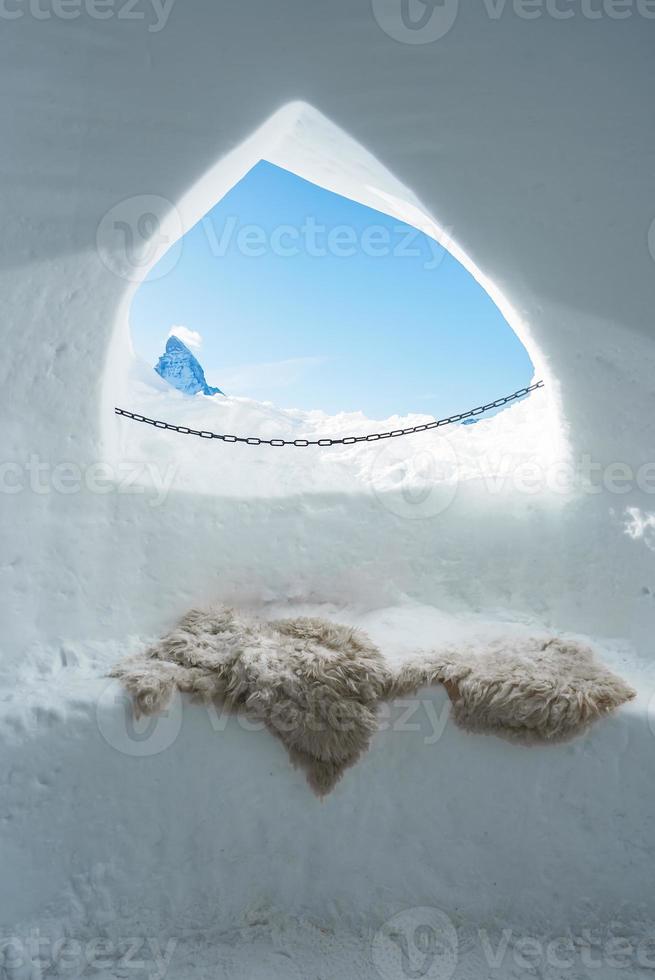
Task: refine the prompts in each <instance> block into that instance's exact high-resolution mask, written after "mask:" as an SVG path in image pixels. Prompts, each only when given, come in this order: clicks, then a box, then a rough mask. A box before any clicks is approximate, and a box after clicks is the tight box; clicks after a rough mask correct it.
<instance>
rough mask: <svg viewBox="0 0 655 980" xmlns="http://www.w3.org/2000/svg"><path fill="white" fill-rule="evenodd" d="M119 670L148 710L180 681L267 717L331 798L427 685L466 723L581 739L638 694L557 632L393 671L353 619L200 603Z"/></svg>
mask: <svg viewBox="0 0 655 980" xmlns="http://www.w3.org/2000/svg"><path fill="white" fill-rule="evenodd" d="M111 676H113V677H117V678H119V679H120V680H121V681H122V682H123V684H124V685H125V687H126V688H127V690H128V691H129V692H130V694H131V695H132V698H133V702H134V710H135V714H136V716H137V717H139V716H140V715H142V714H147V715H150V714H155V713H157V712H159V711H162V710H163V709H164V708H165V707H166V706H167V705H168V703H169V702H170V700H171V697H172V696H173V693H174V691H175V689H178V690H180V691H182V692H184V693H187V694H190V695H191V696H192V697H193V698H194V699H197V700H204V701H209V702H213V703H219V704H221V705H225V706H226V707H227V708H228V709H231V710H233V711H235V712H240V711H241V712H245V713H246V714H247V715H248V716H249V717H250V718H252V719H256V720H259V721H262V722H263V723H264V724H265V725H266V727H267V728H268V729H269V730H270V731H271V732H272V733H273V734H274V735H275V736H276V737H277V738H279V739H280V740H281V741H282V742H283V743H284V745H285V746H286V748H287V751H288V753H289V756H290V759H291V761H292V762H293V763H294V765H297V766H299V767H301V768H302V769H303V770H304V772H305V774H306V777H307V780H308V782H309V784H310V785H311V787H312V789H313V790H314V791H315V792H316V793H317V794H318V795H319V796H322V795H324V794H326V793H328V792H329V791H330V790H331V789H332V788H333V787H334V785H335V784H336V783H337V781H338V780H339V779H340V778H341V776H342V774H343V772H344V771H345V769H346V768H347V767H348V766H351V765H353V763H355V762H356V761H357V759H358V758H359V756H360V755H361V754H362V753H363V752H364V751H366V749H367V748H368V745H369V742H370V739H371V736H372V735H373V733H374V732H375V731H376V728H377V719H376V712H377V708H378V705H379V704H380V703H381V702H382V701H385V700H389V699H390V698H393V697H396V696H403V695H408V694H414V693H416V691H417V690H418V689H419V688H421V687H424V686H425V685H429V684H435V683H442V684H444V685H445V686H446V689H447V691H448V694H449V696H450V698H451V700H452V701H453V705H454V712H453V714H454V719H455V721H456V722H457V723H458V724H459V725H461V726H462V727H464V728H466V729H468V730H471V731H476V732H492V733H495V734H497V735H503V736H506V737H513V738H517V737H518V738H522V739H523V740H527V741H552V740H562V739H566V738H570V737H572V736H573V735H575V734H577V733H578V732H580V731H582V730H583V729H584V728H585V727H586V726H587V725H588V724H590V723H591V722H592V721H593V720H594V719H596V718H598V717H599V716H600V715H602V714H604V713H605V712H607V711H610V710H612V709H613V708H616V707H617V706H618V705H620V704H622V703H623V702H625V701H627V700H629V699H630V698H632V697H634V691H633V690H632V689H631V688H630V687H628V685H627V684H625V683H624V682H623V681H622V680H621V679H620V678H619V677H617V676H615V675H614V674H612V673H610V671H608V670H607V669H606V668H605V667H603V666H602V664H600V663H599V662H598V661H597V660H596V658H595V656H594V654H593V652H592V651H591V650H590V649H589V648H588V647H585V646H582V645H581V644H579V643H577V642H573V641H566V640H564V639H561V638H557V637H552V636H550V637H537V636H530V637H527V638H525V639H523V640H521V641H517V640H516V639H513V640H509V641H505V642H503V643H501V642H500V641H497V642H495V643H493V644H490V645H488V646H487V647H485V649H482V650H481V649H480V648H479V646H477V647H469V648H463V649H458V650H456V651H444V652H438V651H437V652H433V653H430V654H425V655H421V656H420V657H417V658H416V659H415V660H414V661H412V662H409V663H406V664H404V665H403V666H402V667H400V668H397V669H393V668H392V667H391V666H390V665H389V664H388V663H387V661H386V660H385V658H384V657H383V655H382V653H381V652H380V650H379V649H378V648H377V647H376V646H375V645H374V644H373V643H372V642H371V640H370V639H369V638H368V637H367V636H366V634H365V633H362V632H359V631H357V630H354V629H351V628H350V627H347V626H342V625H340V624H338V623H331V622H327V621H325V620H321V619H306V618H297V619H288V620H277V621H270V622H268V621H263V620H258V619H255V618H253V617H249V616H245V615H243V614H237V613H235V612H234V611H233V610H231V609H225V608H219V609H213V610H209V611H205V610H192V611H191V612H189V613H187V615H186V616H184V617H183V618H182V619H181V620H180V622H179V623H178V624H177V626H176V627H175V628H174V629H173V630H171V632H170V633H168V634H166V635H165V636H164V637H163V638H162V639H161V640H160V641H159V642H158V643H156V644H155V645H154V646H152V647H150V648H149V649H147V650H146V651H144V652H143V653H142V654H139V655H137V656H135V657H131V658H129V659H127V660H124V661H122V662H121V663H119V664H118V665H117V666H116V667H115V668H114V669H113V671H112V674H111Z"/></svg>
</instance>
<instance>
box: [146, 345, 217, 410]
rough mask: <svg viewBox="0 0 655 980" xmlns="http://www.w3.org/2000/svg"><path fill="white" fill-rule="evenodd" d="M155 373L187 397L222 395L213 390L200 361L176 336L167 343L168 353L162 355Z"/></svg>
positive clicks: (215, 389)
mask: <svg viewBox="0 0 655 980" xmlns="http://www.w3.org/2000/svg"><path fill="white" fill-rule="evenodd" d="M155 371H156V372H157V374H159V375H160V376H161V377H162V378H163V379H164V381H168V383H169V384H170V385H172V386H173V388H177V390H178V391H181V392H183V393H184V394H185V395H197V394H198V392H202V394H203V395H222V394H223V392H222V391H221V389H220V388H212V387H211V386H210V385H208V384H207V382H206V380H205V372H204V371H203V369H202V366H201V364H200V362H199V361H198V359H197V358H196V357H195V356H194V355H193V354H192V353H191V351H190V350H189V348H188V347H187V345H186V344H185V343H183V341H181V340H180V338H179V337H176V336H175V334H171V336H170V337H169V338H168V340H167V341H166V351H165V353H163V354H162V355H161V357H160V358H159V360H158V361H157V364H156V366H155Z"/></svg>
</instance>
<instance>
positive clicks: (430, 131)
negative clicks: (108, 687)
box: [0, 2, 655, 662]
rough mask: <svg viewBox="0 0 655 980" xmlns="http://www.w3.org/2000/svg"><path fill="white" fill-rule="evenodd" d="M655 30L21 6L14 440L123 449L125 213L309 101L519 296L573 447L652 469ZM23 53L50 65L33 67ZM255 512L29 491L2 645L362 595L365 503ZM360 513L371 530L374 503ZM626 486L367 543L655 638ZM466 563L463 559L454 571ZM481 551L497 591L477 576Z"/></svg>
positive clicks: (431, 581)
mask: <svg viewBox="0 0 655 980" xmlns="http://www.w3.org/2000/svg"><path fill="white" fill-rule="evenodd" d="M646 26H649V25H646ZM643 28H644V22H643V21H641V20H640V19H639V18H636V17H633V18H632V19H631V20H620V21H617V20H613V19H610V20H607V19H606V20H600V21H589V20H586V19H584V18H582V17H578V18H574V19H572V20H563V21H558V20H554V19H553V18H550V17H547V16H544V17H543V18H541V19H539V20H529V21H526V20H524V19H522V18H520V17H517V16H515V15H514V14H512V13H511V12H510V13H508V14H507V15H506V16H503V17H502V18H501V19H500V20H494V19H490V18H489V17H488V15H487V13H486V12H485V10H484V9H477V6H476V7H475V9H472V10H469V9H462V10H461V11H460V12H459V15H458V20H457V23H456V24H455V26H454V27H453V29H452V30H451V31H450V33H449V34H448V35H447V36H446V37H444V38H442V39H441V40H440V41H438V42H436V43H434V44H426V45H408V44H402V43H397V42H395V41H394V40H392V39H390V38H389V37H388V36H387V35H386V34H385V33H384V32H383V31H382V30H381V29H380V28H379V26H378V24H377V23H376V21H375V19H374V18H373V15H372V13H371V10H370V9H369V7H368V5H366V4H362V5H357V6H355V7H353V6H352V5H350V4H346V3H341V4H340V3H337V4H336V5H330V8H329V9H328V8H323V9H312V10H310V9H303V8H301V7H300V6H298V5H296V4H292V3H290V4H285V5H283V6H282V7H281V8H277V7H276V8H272V7H270V6H268V5H266V4H264V3H255V4H254V5H248V7H247V8H243V9H239V10H237V9H220V10H219V9H217V8H216V7H215V5H212V4H210V3H208V2H207V3H202V2H199V3H195V4H194V5H193V8H189V7H182V6H181V5H180V6H179V7H177V6H176V7H174V9H173V11H172V13H171V16H170V19H169V21H168V23H167V24H166V27H165V28H164V29H162V30H161V31H159V32H156V33H152V32H149V31H148V29H147V23H146V22H145V21H143V22H141V21H133V22H131V21H122V20H119V19H116V18H114V19H108V20H103V21H97V20H93V19H91V18H80V19H78V20H71V21H67V22H63V21H61V20H58V19H56V18H53V19H51V20H37V19H35V18H33V17H30V16H25V17H23V18H22V19H17V20H15V21H12V22H11V23H8V24H7V25H6V30H5V31H4V32H3V35H4V37H3V42H2V43H3V45H6V51H5V52H4V57H3V60H2V72H3V76H4V78H5V79H6V85H5V87H4V96H3V100H4V104H5V110H4V112H5V116H4V118H5V128H6V139H5V140H4V141H3V143H4V150H3V153H4V157H5V174H6V180H5V185H4V193H3V205H2V206H3V209H4V214H3V228H4V229H5V233H4V235H3V240H2V243H1V245H0V247H1V248H2V252H3V256H4V261H3V268H4V271H3V274H2V302H3V308H4V317H3V322H4V326H5V330H6V331H7V337H8V340H7V345H6V351H7V357H6V360H5V368H6V371H7V377H6V381H5V384H4V386H3V392H4V397H5V400H6V408H5V420H6V421H5V427H4V429H3V432H2V439H3V443H4V447H3V458H4V459H6V460H12V461H15V460H18V461H19V462H22V461H24V460H25V458H26V456H27V455H29V454H36V455H37V456H38V458H39V460H41V461H44V462H51V463H53V464H54V463H56V462H59V461H61V460H72V461H79V462H80V463H82V464H83V465H88V464H89V463H90V462H93V461H95V460H97V459H99V458H102V450H101V447H100V445H99V441H100V435H101V430H102V426H103V424H104V419H103V417H102V412H101V395H102V387H103V372H104V371H105V365H106V360H107V356H108V351H109V347H110V344H111V340H112V334H113V331H114V325H115V322H116V317H117V311H118V307H119V305H120V303H121V301H122V300H123V298H124V295H125V291H126V282H125V281H124V280H122V279H120V278H119V277H116V276H115V275H113V274H112V273H111V272H110V271H108V269H107V268H106V267H105V266H104V265H103V263H102V262H101V261H100V259H99V256H98V252H97V249H96V231H97V227H98V224H99V222H100V221H101V219H102V217H103V215H104V214H105V213H106V212H107V211H108V210H109V209H110V208H111V207H112V206H113V205H115V204H116V203H117V202H118V201H120V200H122V199H124V198H128V197H132V196H134V195H137V194H143V193H146V194H156V195H161V196H163V197H165V198H167V199H168V200H171V201H174V202H175V201H179V200H181V199H182V198H183V196H184V194H185V193H186V192H187V190H188V188H189V187H191V186H192V185H193V184H194V183H195V181H196V180H197V178H198V177H199V176H201V175H202V174H203V173H204V172H206V171H207V170H208V169H209V167H210V166H212V165H213V164H214V162H215V161H216V160H217V159H219V158H220V157H221V156H223V155H224V154H225V153H226V152H228V151H229V150H230V149H232V148H233V147H235V146H236V145H238V144H239V143H240V142H241V141H242V140H243V139H245V138H246V137H247V136H248V135H249V134H250V133H252V132H253V131H255V130H256V128H257V127H258V126H259V125H260V124H261V123H262V122H263V121H264V120H265V119H266V118H267V117H269V116H270V115H271V114H272V113H273V112H274V111H276V110H277V109H278V108H279V106H280V105H281V104H283V103H285V102H287V101H289V100H290V99H295V98H301V99H304V100H306V101H307V102H310V103H311V104H312V105H313V106H315V107H316V108H317V109H318V110H319V111H321V112H323V113H325V114H326V115H327V116H328V117H329V118H330V119H332V120H333V121H334V122H335V123H336V124H337V125H338V126H339V127H341V128H342V129H343V131H344V132H346V133H349V134H351V135H353V136H354V137H355V138H356V139H357V140H358V141H359V142H360V143H361V144H362V145H364V146H365V147H366V148H367V149H368V150H369V151H370V152H371V153H373V154H374V156H375V157H376V158H377V159H378V160H380V161H383V163H384V165H385V166H386V167H388V168H389V170H390V171H392V172H393V173H395V174H396V175H397V176H399V177H400V179H401V180H402V181H403V183H405V184H406V185H407V186H408V187H410V188H411V189H412V190H413V192H414V193H415V194H416V196H417V198H418V199H420V201H421V202H422V203H423V204H424V206H425V207H426V208H427V209H428V210H429V212H430V213H431V214H434V215H435V216H437V217H438V219H439V221H440V223H441V224H442V225H443V226H446V227H449V228H452V229H453V234H454V237H455V239H456V240H457V242H458V243H459V244H461V246H462V247H463V248H464V249H465V251H466V252H467V253H468V254H469V255H471V257H472V258H473V260H474V261H475V262H476V264H477V265H478V266H479V267H480V268H481V269H483V271H484V272H485V273H486V274H488V275H489V276H490V277H491V278H492V280H493V281H494V282H495V283H497V284H498V286H499V288H500V289H501V290H502V291H503V293H504V294H505V295H506V296H507V297H508V298H509V300H510V301H511V303H512V304H513V305H514V306H515V308H516V309H518V310H519V311H520V313H521V316H522V318H523V319H524V320H525V321H526V322H527V323H528V324H529V325H530V329H531V332H532V335H533V337H534V339H535V343H536V344H537V345H538V348H539V350H540V351H541V352H542V353H543V356H544V359H545V361H546V363H547V364H548V367H549V370H550V374H551V376H552V377H554V378H556V379H557V380H558V381H559V383H560V384H561V398H562V405H563V410H564V413H565V416H566V419H567V421H568V423H569V425H570V438H571V443H572V447H573V451H574V454H577V457H578V458H579V457H581V456H582V455H584V454H589V456H590V457H591V458H592V459H593V460H594V461H596V462H598V463H601V464H607V463H611V462H617V461H624V462H626V463H629V464H631V465H632V466H633V467H636V466H638V465H639V464H640V463H643V462H645V461H647V460H648V456H649V453H650V448H651V447H652V446H653V444H654V443H655V440H654V438H653V426H654V422H653V413H652V393H651V392H652V382H651V379H652V367H653V354H652V346H651V343H650V338H649V329H650V323H651V319H652V308H653V296H654V293H655V276H654V275H653V260H652V258H651V256H650V254H649V251H648V245H647V237H648V225H649V222H650V215H651V211H652V208H653V205H652V200H653V193H652V178H651V176H650V173H651V171H650V169H649V164H648V161H649V160H651V159H652V151H653V147H652V126H650V125H649V119H648V106H647V100H646V101H645V100H644V99H643V98H642V96H643V93H644V92H646V91H647V90H648V78H649V68H650V66H649V57H650V50H651V49H650V43H649V41H650V38H649V33H648V31H647V30H644V29H643ZM235 52H238V53H239V54H238V57H237V56H236V55H235ZM555 57H556V60H557V68H556V70H555V69H554V65H553V59H554V58H555ZM26 65H38V66H39V69H38V71H35V72H33V73H31V74H30V77H29V79H26V77H25V66H26ZM627 65H629V69H630V70H629V72H628V71H624V70H623V66H627ZM15 91H18V96H16V97H12V95H11V93H12V92H15ZM571 92H574V93H575V98H571ZM353 93H354V94H353ZM12 99H13V101H12ZM9 189H11V193H9ZM35 392H36V393H38V394H36V395H35ZM106 410H107V404H106V402H102V411H106ZM212 448H213V447H212ZM230 506H231V508H232V509H231V510H230V508H229V507H228V508H227V511H226V513H225V514H224V517H223V518H222V519H221V520H217V519H216V504H215V501H214V500H212V501H202V500H199V499H196V500H193V501H190V500H186V499H178V498H177V497H175V496H173V497H172V498H171V499H170V500H169V502H168V505H167V506H166V508H164V509H162V510H160V512H159V513H153V512H152V508H150V507H149V506H148V503H147V502H146V501H143V500H140V499H139V498H135V497H131V498H130V497H119V496H117V495H116V494H106V495H98V494H95V495H91V494H84V493H83V494H73V495H70V496H66V495H62V494H57V493H50V494H44V495H39V494H35V493H30V492H27V493H20V494H16V495H12V496H9V495H7V496H5V498H4V501H3V513H4V515H5V519H6V521H7V529H6V537H5V540H6V545H5V547H6V555H7V558H6V561H5V563H4V566H3V579H4V581H3V590H2V596H3V600H2V601H3V603H4V604H5V613H4V616H3V620H4V622H5V623H7V630H6V635H5V639H6V641H7V644H8V648H7V650H6V652H5V655H4V656H5V662H6V659H7V658H12V657H15V656H19V657H20V656H21V655H22V654H23V652H24V651H25V648H26V646H27V645H28V644H29V643H31V642H34V641H37V642H38V641H42V640H43V638H44V637H47V636H49V635H50V636H52V635H54V636H68V635H71V634H73V635H74V636H76V637H77V638H83V637H88V636H96V637H97V636H102V635H107V634H114V635H116V634H117V633H121V632H123V631H124V630H125V629H126V628H127V629H134V630H138V631H142V630H144V629H145V630H151V629H158V628H159V627H160V626H161V625H162V617H164V618H168V617H172V616H174V615H175V614H176V613H177V612H178V611H179V610H180V609H181V608H183V607H184V606H185V605H186V604H187V602H188V601H189V600H190V599H194V598H199V597H202V596H203V595H204V594H207V593H212V592H213V593H216V592H220V591H221V590H222V589H225V588H226V587H227V582H228V581H229V583H230V585H231V586H232V587H233V588H234V589H235V590H236V591H240V590H241V588H242V587H243V585H244V584H245V583H246V582H247V583H249V585H251V586H252V587H253V588H254V589H255V591H258V592H262V593H264V592H268V591H269V590H272V592H273V593H274V595H276V596H278V595H284V594H285V593H287V592H290V593H297V592H298V591H299V590H300V591H303V592H304V591H315V592H317V593H321V594H322V595H325V594H327V595H328V596H329V597H330V598H338V594H337V593H338V590H339V587H338V586H337V585H336V582H337V581H338V579H339V578H340V577H341V574H342V572H343V570H344V568H348V569H351V568H352V564H353V563H352V555H351V554H350V553H349V548H348V546H347V542H348V541H349V540H350V539H351V537H352V529H351V527H350V522H349V521H347V520H343V519H342V509H341V504H340V502H338V501H335V502H333V504H332V505H330V504H329V503H328V504H326V505H325V506H321V507H320V508H319V509H312V507H311V506H310V505H309V504H307V503H306V502H305V503H304V504H303V505H301V509H300V510H299V509H298V505H297V502H296V501H294V502H291V501H290V502H289V504H288V505H285V504H280V505H279V507H278V508H277V509H276V511H275V512H274V513H272V512H271V511H270V510H258V509H257V508H255V509H249V508H248V509H247V512H246V513H245V514H244V512H243V510H242V509H240V508H239V506H238V504H232V505H230ZM351 506H352V514H353V522H357V523H358V524H361V521H360V516H361V513H362V511H365V510H367V509H368V508H370V507H371V506H372V504H371V501H370V500H360V501H353V502H352V505H351ZM628 506H631V507H634V508H637V511H638V513H639V514H640V515H642V516H643V515H645V514H647V513H648V512H649V509H650V497H649V496H647V495H644V494H643V493H642V492H640V491H639V490H638V489H635V488H633V489H631V490H629V492H628V493H626V494H623V495H616V494H615V495H608V494H601V495H598V496H592V497H586V498H585V499H584V500H583V501H582V502H580V503H576V504H574V505H572V506H571V508H570V509H569V510H568V511H567V513H565V514H564V515H561V514H560V515H558V517H557V519H556V520H555V521H554V523H551V521H550V519H549V515H548V514H544V513H543V512H542V511H540V508H539V507H538V506H534V507H532V508H530V512H529V513H527V514H522V515H521V516H520V517H519V518H518V519H515V518H514V517H513V515H512V514H511V513H507V512H506V511H503V510H502V507H500V506H499V505H498V501H497V500H495V501H493V507H492V515H489V514H487V515H484V518H483V523H484V525H485V526H484V527H480V526H476V525H477V524H478V515H477V514H470V513H466V504H465V502H462V503H461V504H458V503H457V502H456V504H455V505H454V507H453V508H451V509H450V510H449V512H448V514H447V516H446V517H445V518H443V519H441V520H438V521H435V522H434V523H433V525H431V526H429V528H428V530H427V531H426V530H425V528H421V529H420V533H416V539H415V540H412V535H413V534H414V533H415V532H413V531H412V529H411V528H409V529H408V526H407V525H408V522H404V521H398V520H394V519H393V517H391V516H390V515H388V514H385V513H382V512H380V513H379V514H378V513H377V512H376V515H375V517H376V519H375V521H374V522H372V523H371V524H370V528H371V532H370V534H368V535H366V534H364V533H362V534H361V535H359V541H358V553H359V555H360V561H361V567H362V568H365V569H367V572H366V574H364V573H363V572H362V573H361V578H362V579H364V578H365V579H367V580H368V586H369V588H370V590H372V591H375V589H376V588H377V587H378V583H379V582H381V581H383V582H384V583H385V585H384V588H389V582H391V581H392V580H395V581H394V587H395V588H396V589H398V590H400V591H406V592H409V593H417V592H422V593H423V594H424V595H425V593H426V592H427V593H429V597H430V598H431V599H432V600H437V599H438V600H440V601H447V600H448V599H449V598H450V597H452V596H453V595H455V596H456V597H457V598H458V599H462V600H463V601H466V602H471V603H473V604H476V605H477V604H479V603H483V604H484V603H489V602H494V601H496V602H498V601H500V602H502V603H503V604H506V605H507V604H512V605H514V606H517V605H518V606H523V607H526V608H531V609H533V608H535V606H538V607H539V608H540V610H541V611H542V612H543V614H544V615H545V616H546V617H547V618H552V619H553V621H557V622H558V624H565V625H567V626H571V627H573V628H582V629H590V628H592V627H593V628H594V629H595V630H596V631H597V632H599V631H600V632H610V633H619V634H626V633H628V634H630V635H631V636H634V637H635V638H636V639H645V637H646V632H645V627H644V625H643V624H644V623H645V622H646V621H648V620H650V617H651V615H652V610H653V606H652V599H651V598H650V594H649V593H647V592H646V590H652V591H655V588H654V583H653V581H652V572H651V570H650V557H651V555H650V554H649V552H648V549H647V547H646V546H645V543H644V538H643V537H642V538H641V539H637V540H634V539H632V538H630V537H627V536H626V535H625V533H624V518H623V513H624V510H625V508H626V507H628ZM358 509H359V512H358ZM460 511H461V513H460ZM239 515H241V516H239ZM492 518H493V519H492ZM244 523H245V524H246V525H247V527H248V534H249V535H250V536H251V537H252V538H253V547H252V548H248V549H244V548H243V547H242V546H241V544H240V541H241V535H240V532H239V525H241V526H242V527H243V525H244ZM137 524H138V525H140V526H141V527H142V528H143V529H144V530H143V532H142V533H140V534H138V535H136V534H135V533H134V528H135V526H136V525H137ZM146 527H148V528H149V530H147V531H146V530H145V528H146ZM546 529H547V530H546ZM190 533H192V534H193V536H194V538H195V540H196V542H197V543H198V544H197V547H196V548H195V549H194V551H193V552H191V551H190V549H189V547H188V541H189V534H190ZM299 545H302V547H301V548H299ZM518 555H520V557H517V556H518ZM460 559H461V568H462V574H460V573H459V571H458V573H457V574H456V575H452V574H451V572H450V571H448V572H447V571H445V569H449V570H450V569H452V568H453V563H454V562H457V563H459V562H460ZM473 559H474V560H473ZM53 562H54V563H55V564H56V566H57V568H58V583H59V585H58V589H57V590H53V588H52V585H51V569H52V567H53ZM226 562H229V574H226V569H225V563H226ZM479 562H482V563H483V565H484V566H485V573H486V574H485V582H486V584H485V587H484V590H483V592H484V594H480V593H481V587H480V585H479V582H478V581H476V579H477V576H475V575H474V576H471V575H470V571H471V569H472V567H473V566H474V565H478V563H479ZM590 568H591V569H592V571H591V572H590ZM283 569H288V571H287V572H284V571H283ZM467 569H468V571H467V572H466V574H464V572H465V571H466V570H467ZM355 578H357V576H355ZM453 578H454V581H451V579H453ZM348 579H349V582H348V586H347V588H348V590H349V591H350V590H351V589H352V588H353V587H354V585H353V581H352V579H353V575H352V574H349V575H348ZM489 590H491V591H489ZM10 641H11V645H10V646H9V642H10Z"/></svg>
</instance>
